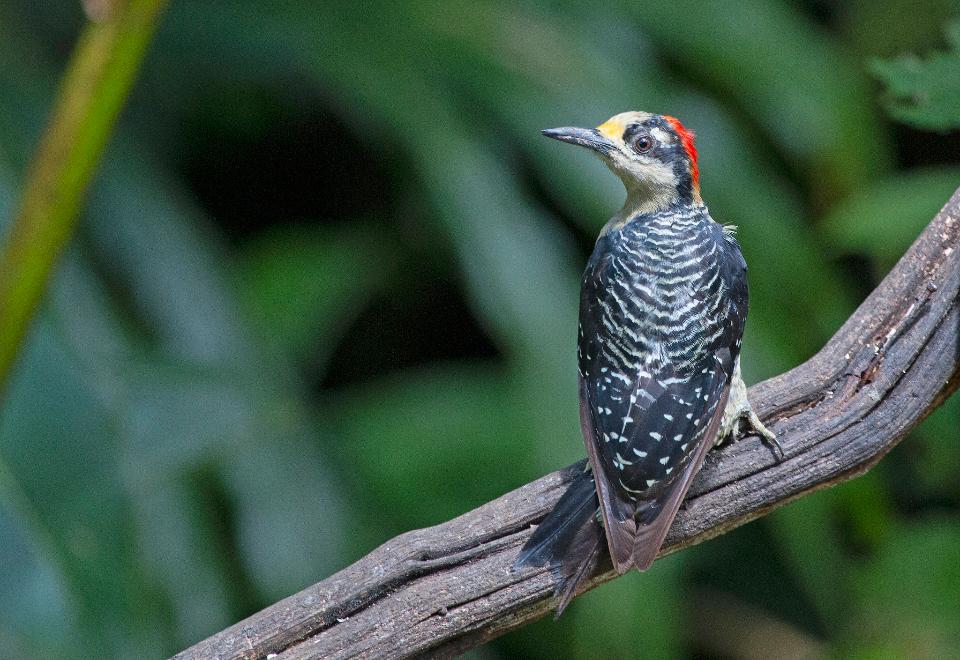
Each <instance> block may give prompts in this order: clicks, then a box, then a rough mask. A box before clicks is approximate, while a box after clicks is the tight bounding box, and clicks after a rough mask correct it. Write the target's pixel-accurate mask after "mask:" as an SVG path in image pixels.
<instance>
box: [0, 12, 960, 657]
mask: <svg viewBox="0 0 960 660" xmlns="http://www.w3.org/2000/svg"><path fill="white" fill-rule="evenodd" d="M922 5H923V6H922V8H918V6H917V3H916V2H907V1H904V0H889V1H886V2H867V1H863V0H861V1H859V2H830V1H819V2H801V3H786V2H782V1H778V0H742V1H739V2H732V3H700V2H694V1H693V0H686V1H678V2H663V1H662V0H661V1H658V2H636V3H631V2H622V3H618V2H612V3H604V4H597V3H589V4H580V3H573V2H548V3H544V2H523V1H517V0H512V1H498V0H489V1H486V2H466V1H461V0H454V1H446V0H422V1H416V2H389V1H386V0H384V1H382V2H336V3H334V2H321V3H297V2H290V3H265V2H262V3H259V2H252V1H248V0H234V1H231V2H212V1H206V2H204V1H194V2H173V3H172V6H171V7H170V9H169V11H168V13H167V15H166V16H165V17H164V20H163V23H162V26H161V28H160V30H159V32H158V35H157V37H156V40H155V42H154V43H153V44H152V45H151V48H150V52H149V54H148V56H147V59H146V61H145V64H144V68H143V70H142V71H141V74H140V76H139V81H138V83H137V85H136V87H135V89H134V92H133V95H132V97H131V99H130V101H129V104H128V107H127V108H126V109H125V111H124V113H123V116H122V117H121V121H120V122H119V124H118V127H117V131H116V134H115V135H114V137H113V139H112V141H111V145H110V147H109V149H108V151H107V153H106V155H105V158H104V161H103V164H102V167H101V170H100V174H99V176H98V178H97V180H96V183H95V185H94V187H93V189H92V191H91V194H90V197H89V200H88V202H87V204H86V206H85V210H84V213H83V217H82V220H81V225H80V230H79V234H78V236H77V237H76V239H75V240H74V242H73V243H72V245H71V247H70V249H69V250H68V253H67V254H66V255H65V258H64V259H63V261H62V263H61V266H60V268H59V271H58V273H57V275H56V277H55V280H54V282H53V284H52V288H51V291H50V293H49V296H48V298H47V300H46V301H45V303H44V305H43V309H42V312H41V314H40V316H39V318H38V320H37V322H36V323H35V324H34V326H33V328H32V331H31V334H30V336H29V338H28V342H27V344H26V346H25V348H24V351H23V354H22V356H21V359H20V361H19V363H18V366H17V369H16V372H15V373H14V375H13V380H12V381H11V385H10V388H9V391H8V393H7V397H6V400H5V401H4V402H3V407H2V409H0V656H2V657H91V656H96V657H159V656H162V655H167V654H170V653H173V652H175V651H177V650H180V649H181V648H183V647H185V646H187V645H189V644H191V643H193V642H195V641H198V640H199V639H201V638H203V637H205V636H207V635H209V634H212V633H214V632H216V631H218V630H220V629H221V628H224V627H226V626H227V625H229V624H231V623H233V622H235V621H237V620H238V619H240V618H241V617H244V616H246V615H248V614H250V613H252V612H254V611H256V610H258V609H260V608H262V607H264V606H266V605H268V604H270V603H272V602H274V601H275V600H278V599H280V598H281V597H284V596H286V595H289V594H291V593H293V592H295V591H296V590H299V589H301V588H303V587H305V586H307V585H309V584H312V583H313V582H315V581H317V580H319V579H321V578H323V577H325V576H327V575H328V574H330V573H332V572H334V571H336V570H338V569H339V568H342V567H343V566H345V565H346V564H348V563H349V562H351V561H353V560H355V559H357V558H359V557H361V556H363V555H364V554H366V553H367V552H369V551H370V550H372V549H373V548H374V547H375V546H377V545H379V544H380V543H382V542H384V541H386V540H388V539H389V538H390V537H392V536H394V535H396V534H398V533H400V532H403V531H406V530H408V529H411V528H416V527H422V526H428V525H432V524H436V523H439V522H442V521H444V520H447V519H448V518H450V517H453V516H455V515H457V514H459V513H462V512H464V511H467V510H469V509H471V508H473V507H476V506H478V505H480V504H482V503H484V502H486V501H488V500H490V499H492V498H494V497H496V496H498V495H500V494H502V493H503V492H505V491H507V490H510V489H513V488H515V487H517V486H519V485H521V484H523V483H526V482H528V481H530V480H532V479H534V478H536V477H538V476H540V475H542V474H543V473H545V472H547V471H550V470H554V469H557V468H559V467H562V466H565V465H567V464H569V463H571V462H573V461H574V460H576V459H578V458H581V457H582V455H583V448H582V443H581V440H580V438H579V430H578V424H577V413H576V410H577V403H576V389H575V373H576V371H575V368H576V367H575V350H574V342H575V329H576V301H577V295H578V277H579V272H580V270H581V268H582V266H583V264H584V262H585V260H586V257H587V255H588V254H589V251H590V249H591V247H592V243H593V240H594V237H595V236H596V233H597V231H598V230H599V228H600V227H601V226H602V225H603V224H604V222H605V221H606V219H607V218H608V217H609V216H610V215H612V214H613V213H614V212H615V211H616V210H617V209H618V208H619V204H620V203H621V200H622V196H623V195H622V191H621V190H620V184H619V182H618V181H617V180H616V179H615V177H613V176H611V175H610V174H609V173H608V172H606V171H605V169H604V168H603V166H602V165H601V164H600V163H599V162H597V161H596V159H594V158H592V157H591V156H589V155H588V154H586V153H581V152H579V151H577V150H575V149H573V148H572V147H566V146H564V145H559V144H557V143H555V142H551V141H549V140H546V139H544V138H542V137H540V135H539V132H538V131H539V129H541V128H545V127H550V126H556V125H583V126H593V125H596V124H599V123H600V122H602V121H603V120H605V119H606V118H607V117H609V116H610V115H613V114H615V113H618V112H621V111H623V110H628V109H642V110H648V111H654V112H663V113H669V114H674V115H677V116H678V117H680V118H681V119H682V120H683V121H684V122H685V123H686V124H687V125H688V126H690V127H692V128H693V129H694V130H695V131H696V132H697V134H698V138H699V139H698V147H699V150H700V153H701V172H702V182H703V195H704V198H705V200H706V202H707V203H708V204H709V206H710V208H711V211H712V214H713V216H714V217H715V218H716V219H717V220H719V221H722V222H727V223H734V224H737V225H739V227H740V230H739V236H740V240H741V243H742V245H743V251H744V253H745V255H746V258H747V261H748V262H749V264H750V266H751V271H750V277H751V313H750V320H749V323H748V328H747V336H746V338H745V340H744V346H745V348H744V369H745V377H746V379H747V381H748V382H756V381H758V380H761V379H763V378H766V377H769V376H772V375H775V374H777V373H780V372H782V371H784V370H786V369H788V368H790V367H791V366H794V365H796V364H797V363H799V362H800V361H802V360H804V359H806V358H807V357H809V356H810V355H812V354H813V353H814V352H815V351H816V350H817V349H818V348H819V347H820V346H821V345H822V344H823V343H824V341H825V340H826V339H828V338H829V337H830V335H831V334H832V333H833V332H834V331H835V330H836V329H837V328H838V327H839V325H840V323H841V322H842V321H843V320H844V319H845V318H846V317H847V316H848V315H849V314H850V313H851V312H852V311H853V310H854V308H855V307H856V305H857V304H858V303H859V302H860V301H861V300H862V299H863V298H864V296H865V295H866V294H867V293H868V292H869V291H870V290H871V289H872V288H873V286H874V285H875V284H876V283H877V282H878V281H879V278H881V277H882V276H883V274H884V273H885V272H886V271H887V270H888V269H889V268H890V267H891V265H892V264H893V263H894V262H895V261H896V259H897V258H898V257H899V256H900V255H901V254H902V253H903V251H904V250H905V249H906V248H907V246H908V245H909V244H910V242H911V241H912V240H913V239H914V238H915V237H916V235H917V234H918V233H919V232H920V230H921V229H922V228H923V227H924V226H925V224H926V223H927V222H928V221H929V219H930V218H931V217H932V216H933V214H934V213H935V212H936V211H937V210H938V209H939V208H940V207H941V206H942V205H943V203H944V202H945V201H946V200H947V198H948V197H949V195H950V194H951V193H952V191H953V190H954V189H955V188H956V187H957V185H958V184H960V135H958V132H957V131H956V130H953V131H952V132H951V131H950V130H945V129H947V128H950V127H949V126H932V125H931V122H927V123H926V125H925V124H924V121H923V117H922V116H921V118H920V119H919V120H918V119H917V118H916V117H912V118H911V116H910V115H909V112H904V111H903V110H902V109H901V110H899V111H898V109H897V107H896V105H891V106H889V107H888V108H887V109H885V103H888V102H890V101H891V97H890V93H889V92H885V90H884V85H883V84H881V82H880V80H878V78H876V77H874V74H876V73H879V72H880V68H882V65H881V64H879V63H878V59H877V58H882V59H887V58H893V57H894V56H898V55H900V54H901V53H910V52H912V53H920V54H923V55H927V54H929V53H932V52H934V51H946V50H948V45H949V44H948V38H947V37H945V36H944V35H945V34H947V33H946V32H945V29H946V28H947V26H948V25H949V24H950V23H949V21H950V20H951V19H952V18H953V17H955V16H958V15H960V11H958V10H960V7H958V4H957V3H956V2H928V3H922ZM83 22H84V16H83V13H82V11H81V8H80V7H79V5H78V4H77V3H74V2H42V3H41V2H27V1H20V2H18V1H15V0H0V221H2V222H3V223H7V222H8V218H9V215H10V213H11V212H12V210H13V207H14V205H15V201H16V197H17V192H16V191H17V190H18V187H19V185H20V182H21V180H22V175H23V171H24V167H25V163H26V162H27V160H28V158H29V155H30V153H31V151H32V149H33V148H34V147H35V145H36V143H37V141H38V138H39V135H40V131H41V130H42V128H43V126H44V122H45V120H46V118H47V116H48V113H49V108H50V106H51V103H52V101H53V98H54V94H55V92H56V85H57V80H58V79H59V77H60V75H61V74H62V72H63V69H64V67H65V64H66V61H67V58H68V57H69V54H70V52H71V50H72V48H73V45H74V44H75V42H76V39H77V36H78V34H79V30H80V28H81V26H82V25H83ZM917 61H920V60H917ZM951 61H955V63H956V64H957V65H958V66H960V58H955V60H951ZM957 70H958V71H960V68H958V69H957ZM888 112H889V113H892V115H893V117H895V118H891V116H890V115H889V114H888ZM897 119H903V120H906V123H900V122H899V121H898V120H897ZM931 128H940V129H941V130H929V129H931ZM4 227H6V224H4ZM958 424H960V406H958V402H957V399H956V398H954V399H953V400H951V401H948V402H947V404H945V405H944V407H943V408H942V409H941V410H939V411H938V412H937V413H935V414H934V415H933V416H932V417H931V418H929V419H928V420H927V421H926V422H925V423H924V424H923V426H922V427H921V428H919V429H918V430H917V431H916V432H914V433H913V434H912V435H911V436H910V437H909V438H908V439H907V440H905V441H904V443H903V444H902V445H901V446H900V447H898V448H897V449H896V450H894V451H893V452H892V453H891V454H890V455H889V456H888V457H887V458H885V459H884V460H883V461H882V462H881V463H880V464H879V465H878V466H877V467H876V468H875V469H874V470H873V471H871V472H870V473H869V474H868V475H866V476H864V477H862V478H860V479H857V480H856V481H853V482H851V483H849V484H846V485H843V486H840V487H837V488H834V489H831V490H829V491H826V492H822V493H818V494H816V495H813V496H810V497H806V498H804V499H803V500H801V501H799V502H797V503H795V504H792V505H791V506H789V507H787V508H786V509H783V510H780V511H777V512H776V513H774V514H772V515H771V516H769V517H767V518H765V519H763V520H761V521H759V522H757V523H754V524H751V525H748V526H746V527H743V528H741V529H738V530H736V531H734V532H732V533H729V534H726V535H724V536H723V537H721V538H718V539H716V540H714V541H710V542H709V543H705V544H703V545H701V546H698V547H696V548H693V549H691V550H689V551H685V552H682V553H680V554H678V555H674V556H671V557H669V558H667V559H664V560H662V561H659V562H657V563H656V565H655V566H654V567H653V568H652V569H651V570H650V571H649V572H648V573H646V574H643V575H639V574H631V575H628V576H625V577H624V578H622V579H619V580H617V581H615V582H613V583H611V584H608V585H605V586H604V587H602V588H600V589H598V590H596V591H594V592H591V593H590V594H587V595H585V596H583V597H582V598H580V599H578V600H577V601H575V602H574V604H573V605H572V606H571V607H570V609H569V610H568V612H567V613H566V614H565V615H564V616H563V618H562V619H561V620H560V621H559V622H553V621H550V620H545V621H542V622H539V623H536V624H534V625H532V626H529V627H527V628H525V629H523V630H521V631H518V632H515V633H512V634H510V635H508V636H506V637H504V638H502V639H500V640H497V641H496V642H494V643H492V644H490V645H489V646H487V647H485V648H482V649H478V650H476V651H474V652H473V654H472V655H473V656H474V657H478V658H512V657H518V658H519V657H523V658H558V657H563V658H566V657H570V658H574V657H698V658H740V657H744V658H747V657H764V655H765V654H769V653H771V652H776V653H778V654H781V657H818V656H822V655H832V656H835V657H855V658H900V657H909V658H917V657H927V658H943V657H948V656H951V655H953V656H954V657H956V654H957V653H958V650H957V649H958V648H960V478H958V477H960V474H958V472H960V469H958V464H960V447H958V443H957V438H958V432H957V427H958Z"/></svg>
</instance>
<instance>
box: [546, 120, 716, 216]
mask: <svg viewBox="0 0 960 660" xmlns="http://www.w3.org/2000/svg"><path fill="white" fill-rule="evenodd" d="M543 134H544V135H546V136H547V137H551V138H554V139H555V140H560V141H562V142H570V143H571V144H579V145H581V146H584V147H587V148H589V149H592V150H593V151H595V152H596V153H597V154H598V155H599V156H600V158H601V159H602V160H603V161H604V162H605V163H606V164H607V166H608V167H609V168H610V169H611V170H613V172H614V174H616V175H617V176H618V177H620V180H621V181H623V185H624V186H626V188H627V195H628V196H627V204H628V205H630V206H633V207H634V208H635V209H637V210H650V211H653V210H658V209H660V208H665V207H666V206H668V205H669V204H670V203H672V202H679V203H695V204H697V203H700V173H699V170H698V168H697V149H696V147H695V146H694V141H693V140H694V136H693V133H692V132H691V131H689V130H687V129H686V128H684V126H683V124H681V123H680V120H678V119H677V118H675V117H670V116H669V115H653V114H650V113H647V112H623V113H620V114H619V115H615V116H613V117H611V118H610V119H608V120H607V121H605V122H604V123H602V124H600V125H599V126H597V127H596V128H573V127H564V128H549V129H547V130H545V131H543Z"/></svg>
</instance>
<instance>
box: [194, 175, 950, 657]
mask: <svg viewBox="0 0 960 660" xmlns="http://www.w3.org/2000/svg"><path fill="white" fill-rule="evenodd" d="M958 292H960V191H957V192H956V193H954V195H953V197H952V198H951V200H950V202H948V204H947V206H946V207H945V208H944V209H943V210H942V211H941V212H940V213H939V214H938V215H937V217H936V218H934V220H933V221H932V222H931V223H930V225H929V226H928V227H927V228H926V230H925V231H924V232H923V234H922V235H921V236H920V237H919V238H918V239H917V241H916V242H915V243H914V245H913V246H912V247H911V248H910V250H909V251H908V252H907V254H906V255H905V256H904V257H903V258H902V259H901V260H900V262H899V263H898V264H897V266H896V267H895V268H894V269H893V270H892V271H891V272H890V274H889V275H888V276H887V277H886V278H885V279H884V280H883V282H882V283H881V284H880V286H879V287H877V289H876V290H875V291H874V292H873V293H872V294H871V295H870V297H869V298H867V300H866V301H865V302H864V303H863V304H862V305H861V306H860V308H859V309H858V310H857V311H856V312H855V313H854V315H853V316H852V317H851V318H850V319H849V320H848V321H847V322H846V323H845V324H844V325H843V327H842V328H841V329H840V330H839V332H837V334H836V335H835V336H834V337H833V338H832V339H831V340H830V341H829V342H828V343H827V345H826V346H825V347H824V348H823V349H822V350H821V351H820V352H819V353H818V354H817V355H815V356H814V357H813V358H811V359H810V360H809V361H807V362H806V363H805V364H803V365H801V366H799V367H797V368H795V369H793V370H791V371H789V372H787V373H785V374H783V375H781V376H777V377H776V378H772V379H770V380H767V381H765V382H763V383H760V384H759V385H756V386H755V387H752V388H751V389H750V393H749V394H750V398H751V400H752V402H753V405H754V407H755V408H756V409H757V410H758V412H759V413H760V415H761V417H762V418H763V420H764V422H765V423H766V424H767V426H771V424H772V428H773V430H774V431H775V432H777V433H778V435H779V438H780V441H781V443H782V444H783V447H784V450H785V452H786V457H785V459H784V460H783V462H781V463H777V462H776V461H775V460H774V456H773V455H772V453H771V452H770V450H769V449H768V448H767V447H765V446H763V445H762V444H761V443H760V442H759V440H757V439H756V438H750V439H746V440H744V441H741V442H739V443H736V444H734V445H730V446H726V447H723V448H720V449H717V450H715V451H712V452H711V453H710V455H709V457H708V459H707V462H706V464H705V465H704V467H703V469H702V471H701V472H700V474H699V475H698V477H697V479H696V481H695V482H694V485H693V487H692V488H691V490H690V493H689V495H688V498H687V506H686V508H685V509H684V510H682V511H681V512H680V514H679V515H678V516H677V519H676V521H675V523H674V525H673V527H672V528H671V530H670V534H669V536H668V537H667V540H666V543H665V544H664V547H663V550H662V551H661V555H664V554H668V553H671V552H676V551H677V550H680V549H682V548H686V547H688V546H690V545H693V544H694V543H699V542H700V541H704V540H706V539H709V538H712V537H714V536H717V535H719V534H723V533H724V532H727V531H729V530H731V529H733V528H735V527H738V526H740V525H743V524H744V523H746V522H749V521H751V520H753V519H755V518H758V517H760V516H762V515H765V514H766V513H768V512H770V511H772V510H774V509H776V508H778V507H781V506H783V505H784V504H786V503H788V502H790V501H792V500H795V499H797V498H798V497H801V496H803V495H805V494H807V493H811V492H813V491H816V490H820V489H822V488H826V487H827V486H831V485H833V484H837V483H840V482H842V481H846V480H848V479H851V478H853V477H855V476H857V475H859V474H862V473H863V472H865V471H866V470H868V469H869V468H870V467H871V466H873V465H874V464H875V463H876V462H877V461H879V460H880V458H881V457H882V456H884V455H885V454H886V453H887V452H888V451H890V449H891V448H892V447H893V446H894V445H896V444H897V442H898V441H899V440H900V439H901V438H903V437H904V435H906V434H907V432H908V431H909V430H910V429H911V428H913V427H914V426H915V425H916V424H917V423H918V422H920V421H921V420H922V419H923V418H924V417H926V415H928V414H929V413H930V412H931V411H932V410H933V409H934V408H936V407H937V406H938V405H939V404H940V403H941V402H942V401H943V400H944V399H946V398H947V397H948V396H949V395H950V394H951V393H952V392H953V391H954V390H955V389H956V388H957V386H958V385H960V368H958V365H960V358H958V351H960V306H958V304H957V300H958ZM824 293H825V295H829V293H828V292H824ZM784 331H785V332H789V331H790V329H789V328H785V329H784ZM582 466H583V463H582V462H581V463H578V464H576V465H573V466H571V467H569V468H567V469H566V470H561V471H559V472H554V473H553V474H549V475H547V476H545V477H543V478H541V479H538V480H537V481H534V482H533V483H530V484H527V485H526V486H523V487H522V488H519V489H517V490H515V491H513V492H511V493H507V494H506V495H504V496H502V497H500V498H498V499H496V500H494V501H492V502H490V503H488V504H485V505H483V506H481V507H480V508H478V509H475V510H474V511H471V512H470V513H467V514H465V515H463V516H460V517H459V518H456V519H454V520H451V521H450V522H447V523H444V524H442V525H438V526H436V527H432V528H429V529H423V530H417V531H413V532H409V533H406V534H402V535H401V536H398V537H397V538H395V539H393V540H392V541H389V542H387V543H386V544H384V545H382V546H381V547H380V548H378V549H376V550H374V551H373V552H372V553H370V554H369V555H367V556H366V557H364V558H363V559H361V560H360V561H358V562H356V563H355V564H353V565H352V566H349V567H347V568H345V569H343V570H342V571H340V572H339V573H337V574H335V575H333V576H331V577H329V578H327V579H326V580H323V581H322V582H319V583H318V584H315V585H314V586H312V587H309V588H308V589H305V590H303V591H301V592H300V593H298V594H296V595H294V596H291V597H289V598H287V599H285V600H282V601H280V602H279V603H276V604H275V605H272V606H270V607H268V608H266V609H265V610H263V611H262V612H260V613H258V614H255V615H253V616H251V617H250V618H248V619H246V620H245V621H241V622H240V623H238V624H236V625H234V626H232V627H230V628H228V629H226V630H224V631H223V632H220V633H218V634H216V635H214V636H213V637H211V638H209V639H207V640H205V641H203V642H200V643H199V644H197V645H196V646H193V647H191V648H189V649H187V650H186V651H184V652H183V653H181V654H180V655H178V656H177V657H178V658H180V659H181V660H187V659H194V658H212V657H216V658H262V657H267V656H268V654H279V655H280V657H281V658H285V659H286V658H290V659H292V658H319V657H323V658H342V657H348V656H349V657H357V656H359V657H376V658H396V657H406V656H409V655H413V654H423V655H427V656H431V657H447V656H451V655H454V654H456V653H459V652H462V651H465V650H466V649H469V648H471V647H474V646H477V645H479V644H482V643H483V642H485V641H487V640H489V639H492V638H494V637H496V636H498V635H501V634H503V633H504V632H506V631H508V630H511V629H513V628H516V627H518V626H521V625H524V624H525V623H528V622H530V621H532V620H534V619H536V618H538V617H541V616H543V615H544V614H545V613H547V612H548V611H549V610H550V609H551V607H552V601H553V599H552V590H553V581H552V579H551V576H550V573H549V572H548V571H547V570H546V569H527V570H523V571H520V572H513V571H512V570H511V565H512V564H513V561H514V559H515V558H516V555H517V552H518V551H519V549H520V547H521V546H522V545H523V543H524V542H525V541H526V539H527V538H528V536H529V535H530V531H531V525H532V524H535V523H537V522H538V521H539V520H540V519H542V518H543V517H544V516H545V515H546V514H547V513H548V512H549V511H550V509H551V508H552V507H553V505H554V503H555V502H556V501H557V499H558V498H559V497H560V495H561V493H562V492H563V490H564V488H565V486H566V484H567V483H568V481H569V479H570V477H571V475H573V474H574V473H575V472H576V471H579V470H580V469H582ZM613 577H615V575H614V574H613V573H612V572H611V570H610V567H609V563H608V564H607V565H606V566H605V567H604V568H602V569H601V574H599V575H596V576H595V577H594V578H593V580H592V582H591V586H596V585H598V584H601V583H603V582H606V581H608V580H611V579H612V578H613Z"/></svg>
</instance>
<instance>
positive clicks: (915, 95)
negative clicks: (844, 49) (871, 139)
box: [871, 21, 960, 131]
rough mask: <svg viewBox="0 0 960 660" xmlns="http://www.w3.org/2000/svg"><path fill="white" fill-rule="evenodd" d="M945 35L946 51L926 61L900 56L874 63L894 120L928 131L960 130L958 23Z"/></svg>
mask: <svg viewBox="0 0 960 660" xmlns="http://www.w3.org/2000/svg"><path fill="white" fill-rule="evenodd" d="M946 33H947V42H948V46H949V49H950V50H949V51H948V52H944V53H935V54H933V55H930V56H929V57H928V58H927V59H926V60H921V59H919V58H917V57H916V56H915V55H902V56H900V57H898V58H896V59H893V60H876V61H874V62H873V65H872V67H871V68H872V69H873V72H874V74H876V76H877V77H879V78H880V79H881V80H883V81H884V83H886V85H887V92H888V94H889V96H890V98H889V100H888V101H887V108H888V110H889V112H890V114H891V115H893V116H894V117H896V118H897V119H899V120H901V121H904V122H907V123H909V124H912V125H914V126H918V127H920V128H927V129H931V130H941V131H944V130H949V129H956V128H960V21H957V22H954V23H951V24H950V25H949V26H948V27H947V31H946Z"/></svg>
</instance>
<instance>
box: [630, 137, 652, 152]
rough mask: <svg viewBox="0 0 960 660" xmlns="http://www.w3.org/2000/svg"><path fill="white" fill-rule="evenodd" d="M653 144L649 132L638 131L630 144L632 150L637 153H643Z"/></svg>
mask: <svg viewBox="0 0 960 660" xmlns="http://www.w3.org/2000/svg"><path fill="white" fill-rule="evenodd" d="M653 144H654V142H653V138H652V137H650V135H649V134H647V133H639V134H638V135H637V136H636V137H635V138H633V142H632V143H631V145H630V146H632V147H633V150H634V151H636V152H637V153H638V154H645V153H647V152H648V151H650V150H651V149H653Z"/></svg>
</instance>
